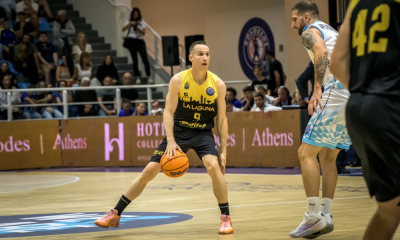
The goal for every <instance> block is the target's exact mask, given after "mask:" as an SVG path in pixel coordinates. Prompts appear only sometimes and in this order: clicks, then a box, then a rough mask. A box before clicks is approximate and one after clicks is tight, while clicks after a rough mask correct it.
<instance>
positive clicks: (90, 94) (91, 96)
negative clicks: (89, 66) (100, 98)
mask: <svg viewBox="0 0 400 240" xmlns="http://www.w3.org/2000/svg"><path fill="white" fill-rule="evenodd" d="M89 85H90V79H89V78H87V77H84V78H82V81H81V87H83V88H85V87H89ZM74 102H97V94H96V91H95V90H79V91H76V92H75V95H74ZM78 115H79V116H81V117H86V116H96V115H97V111H96V108H95V105H94V104H85V105H78Z"/></svg>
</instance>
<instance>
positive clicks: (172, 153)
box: [164, 141, 182, 159]
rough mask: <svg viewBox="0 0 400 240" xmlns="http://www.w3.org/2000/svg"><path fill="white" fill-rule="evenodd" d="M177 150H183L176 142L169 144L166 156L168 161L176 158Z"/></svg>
mask: <svg viewBox="0 0 400 240" xmlns="http://www.w3.org/2000/svg"><path fill="white" fill-rule="evenodd" d="M176 150H178V151H180V152H182V149H181V148H180V147H179V146H178V144H176V142H175V141H171V142H168V143H167V148H166V149H165V153H164V155H167V157H168V159H171V158H172V157H176Z"/></svg>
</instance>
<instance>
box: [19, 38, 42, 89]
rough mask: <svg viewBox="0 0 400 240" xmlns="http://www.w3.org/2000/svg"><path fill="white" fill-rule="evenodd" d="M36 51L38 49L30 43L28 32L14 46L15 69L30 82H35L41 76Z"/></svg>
mask: <svg viewBox="0 0 400 240" xmlns="http://www.w3.org/2000/svg"><path fill="white" fill-rule="evenodd" d="M37 53H38V50H37V49H36V46H35V45H34V44H32V43H31V37H30V36H29V35H28V34H25V35H24V37H23V40H22V42H21V43H20V44H18V45H17V46H16V47H15V54H14V58H15V70H17V71H18V72H22V74H23V75H24V77H25V78H27V79H28V80H29V82H30V83H31V84H36V83H37V82H38V81H39V77H41V76H43V71H42V69H40V65H39V58H38V56H37Z"/></svg>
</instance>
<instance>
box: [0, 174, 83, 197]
mask: <svg viewBox="0 0 400 240" xmlns="http://www.w3.org/2000/svg"><path fill="white" fill-rule="evenodd" d="M25 176H26V175H25ZM62 176H69V175H62ZM70 177H74V178H75V179H74V180H72V181H69V182H64V183H60V184H54V185H47V186H43V187H38V188H28V189H23V190H17V191H10V192H1V191H0V194H2V193H14V192H23V191H31V190H37V189H43V188H52V187H58V186H62V185H67V184H70V183H74V182H77V181H79V179H80V178H79V177H75V176H70Z"/></svg>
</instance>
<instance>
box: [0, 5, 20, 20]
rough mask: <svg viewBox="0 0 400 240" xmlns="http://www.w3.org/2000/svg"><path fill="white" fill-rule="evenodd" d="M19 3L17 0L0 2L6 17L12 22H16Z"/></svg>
mask: <svg viewBox="0 0 400 240" xmlns="http://www.w3.org/2000/svg"><path fill="white" fill-rule="evenodd" d="M16 5H17V3H16V2H15V0H1V1H0V7H2V8H3V9H4V11H5V13H6V17H7V18H8V19H10V20H11V21H14V20H15V17H16V16H15V15H16V9H17V6H16Z"/></svg>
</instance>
